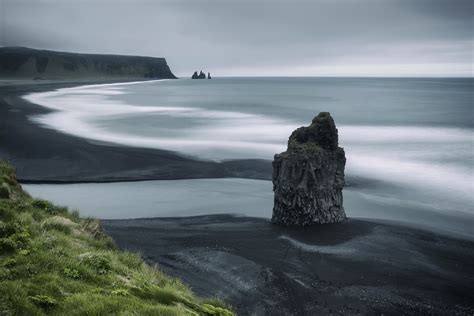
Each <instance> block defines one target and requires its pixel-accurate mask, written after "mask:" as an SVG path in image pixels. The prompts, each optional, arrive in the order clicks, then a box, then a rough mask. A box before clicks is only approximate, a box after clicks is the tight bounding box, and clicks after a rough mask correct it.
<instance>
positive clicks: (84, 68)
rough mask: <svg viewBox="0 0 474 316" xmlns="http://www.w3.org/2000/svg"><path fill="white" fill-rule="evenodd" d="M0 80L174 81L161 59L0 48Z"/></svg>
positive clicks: (174, 77)
mask: <svg viewBox="0 0 474 316" xmlns="http://www.w3.org/2000/svg"><path fill="white" fill-rule="evenodd" d="M0 78H7V79H34V78H41V79H98V78H103V79H119V78H130V79H143V78H146V79H176V76H175V75H174V74H173V73H172V72H171V70H170V68H169V66H168V64H167V63H166V59H165V58H156V57H143V56H126V55H103V54H78V53H66V52H56V51H49V50H38V49H32V48H26V47H0Z"/></svg>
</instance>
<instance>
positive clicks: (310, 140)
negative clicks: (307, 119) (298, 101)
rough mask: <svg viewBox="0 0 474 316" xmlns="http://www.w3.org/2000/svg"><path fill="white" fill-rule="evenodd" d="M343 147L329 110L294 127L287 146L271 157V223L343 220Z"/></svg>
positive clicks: (317, 222) (344, 214)
mask: <svg viewBox="0 0 474 316" xmlns="http://www.w3.org/2000/svg"><path fill="white" fill-rule="evenodd" d="M345 165H346V157H345V153H344V149H342V148H341V147H339V144H338V134H337V128H336V125H335V124H334V120H333V119H332V117H331V115H330V114H329V113H328V112H321V113H319V115H318V116H316V117H315V118H314V119H313V121H312V123H311V125H310V126H307V127H300V128H298V129H296V130H295V131H294V132H293V133H292V134H291V136H290V138H289V140H288V149H287V150H286V151H285V152H282V153H280V154H277V155H275V158H274V160H273V177H272V180H273V191H274V192H275V197H274V205H273V216H272V222H273V223H274V224H278V225H283V226H307V225H313V224H326V223H337V222H341V221H343V220H345V219H346V213H345V212H344V207H343V205H342V188H343V186H344V167H345Z"/></svg>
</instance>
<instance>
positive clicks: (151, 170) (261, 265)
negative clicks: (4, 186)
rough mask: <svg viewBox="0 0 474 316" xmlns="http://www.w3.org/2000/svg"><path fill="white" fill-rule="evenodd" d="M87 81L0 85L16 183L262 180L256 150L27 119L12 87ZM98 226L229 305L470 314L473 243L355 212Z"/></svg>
mask: <svg viewBox="0 0 474 316" xmlns="http://www.w3.org/2000/svg"><path fill="white" fill-rule="evenodd" d="M92 83H94V82H23V83H21V84H19V83H15V84H6V83H2V84H0V117H1V120H0V123H1V125H0V144H1V145H0V158H1V159H6V160H8V161H10V162H11V163H12V164H14V165H15V166H16V167H17V170H18V178H19V179H20V181H21V182H23V183H48V182H49V183H71V182H114V181H138V180H152V179H155V180H159V179H191V178H224V177H242V178H254V179H270V178H271V171H272V166H271V163H270V162H269V161H265V160H235V161H226V162H223V163H216V162H212V161H202V160H196V159H192V158H190V157H184V156H181V155H179V154H177V153H173V152H169V151H164V150H152V149H144V148H132V147H123V146H119V145H115V144H110V143H97V142H93V141H88V140H85V139H81V138H78V137H74V136H70V135H65V134H61V133H58V132H56V131H54V130H51V129H46V128H43V127H40V126H38V125H36V124H34V123H33V122H31V121H30V120H29V116H31V115H35V114H41V113H46V112H47V111H48V110H47V109H44V108H42V107H40V106H37V105H34V104H31V103H29V102H27V101H25V100H23V99H22V98H21V96H22V95H24V94H26V93H30V92H34V91H37V92H39V91H49V90H54V89H57V88H61V87H70V86H75V85H83V84H92ZM95 83H97V82H95ZM363 180H364V179H349V181H348V182H349V184H350V185H352V186H357V185H360V184H361V182H362V181H363ZM369 184H370V183H369ZM372 185H378V183H372ZM236 198H238V197H236ZM103 226H104V229H105V231H106V232H107V233H108V234H110V235H111V236H112V237H113V238H114V240H115V241H116V243H117V245H118V246H119V248H122V249H128V250H131V251H137V252H140V253H142V254H143V256H144V258H145V259H146V261H147V262H149V263H151V264H158V265H159V267H160V268H161V269H163V270H164V271H165V272H167V273H169V274H171V275H174V276H176V277H179V278H180V279H182V280H183V281H184V282H185V283H186V284H189V285H190V286H191V287H192V288H193V290H194V291H195V292H196V293H197V294H198V295H202V296H206V297H208V296H218V297H220V298H222V299H224V301H225V302H228V303H230V304H232V305H233V306H234V307H235V308H236V310H237V312H238V313H239V314H240V315H317V314H343V315H348V314H350V315H354V314H363V315H366V314H369V315H370V314H382V313H383V314H384V315H400V314H429V315H447V314H457V315H472V314H474V306H473V304H472V301H474V294H473V293H474V286H473V284H474V277H473V275H474V269H473V268H472V262H473V261H474V243H473V242H472V241H467V240H461V239H454V238H450V237H446V236H441V235H438V234H436V233H432V232H427V231H423V230H417V229H415V228H409V227H406V226H399V225H398V224H393V223H388V222H380V221H379V222H376V221H369V220H354V219H350V220H348V221H347V222H345V223H342V224H337V225H323V226H317V227H311V228H304V229H299V230H293V229H285V228H281V227H277V226H272V225H271V224H270V223H269V221H268V220H265V219H260V218H252V217H235V216H231V215H209V216H199V217H183V218H166V219H165V218H155V219H135V220H104V221H103Z"/></svg>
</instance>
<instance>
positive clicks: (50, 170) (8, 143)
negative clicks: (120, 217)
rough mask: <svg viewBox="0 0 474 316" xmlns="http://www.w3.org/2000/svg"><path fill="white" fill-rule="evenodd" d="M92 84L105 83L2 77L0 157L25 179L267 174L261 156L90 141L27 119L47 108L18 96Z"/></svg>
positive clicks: (265, 176)
mask: <svg viewBox="0 0 474 316" xmlns="http://www.w3.org/2000/svg"><path fill="white" fill-rule="evenodd" d="M96 83H108V82H103V81H101V82H97V81H96V82H90V81H88V82H85V81H75V82H71V81H69V82H54V81H53V82H51V81H44V82H43V81H38V82H35V81H19V82H12V81H0V144H1V146H0V159H6V160H8V161H10V162H11V163H12V164H13V165H15V166H16V167H17V174H18V178H19V179H20V180H21V181H22V182H23V183H71V182H115V181H137V180H163V179H167V180H169V179H195V178H224V177H242V178H253V179H270V177H271V163H270V162H269V161H265V160H258V159H255V160H239V161H226V162H222V163H216V162H212V161H203V160H198V159H193V158H191V157H185V156H182V155H180V154H178V153H174V152H170V151H165V150H154V149H146V148H131V147H124V146H120V145H117V144H111V143H99V142H94V141H90V140H86V139H82V138H78V137H75V136H70V135H65V134H62V133H59V132H57V131H55V130H51V129H47V128H43V127H41V126H38V125H37V124H35V123H33V122H31V121H30V120H29V119H28V117H29V116H32V115H37V114H44V113H48V112H49V111H50V110H48V109H45V108H43V107H40V106H38V105H35V104H32V103H29V102H27V101H25V100H23V99H22V98H21V96H23V95H25V94H27V93H31V92H40V91H50V90H54V89H58V88H64V87H72V86H77V85H85V84H96Z"/></svg>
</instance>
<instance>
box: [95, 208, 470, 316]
mask: <svg viewBox="0 0 474 316" xmlns="http://www.w3.org/2000/svg"><path fill="white" fill-rule="evenodd" d="M103 226H104V229H105V231H106V232H107V233H108V234H110V235H111V236H112V237H113V238H114V239H115V240H116V242H117V245H118V246H119V247H120V248H121V249H128V250H131V251H138V252H140V253H142V255H143V257H144V258H145V259H146V261H147V262H148V263H150V264H157V265H159V267H160V268H161V269H162V270H164V271H165V272H166V273H169V274H171V275H174V276H176V277H179V278H180V279H182V280H183V281H184V282H185V283H186V284H188V285H190V286H191V287H192V288H193V290H194V291H195V292H196V293H197V294H199V295H202V296H218V297H220V298H222V299H224V300H225V301H226V302H228V303H230V304H232V305H233V306H234V307H235V308H236V310H237V312H238V313H239V314H240V315H327V314H337V315H338V314H343V315H357V314H363V315H367V314H369V315H371V314H378V315H380V314H382V313H383V314H384V315H401V314H410V315H414V314H418V315H420V314H430V315H449V314H451V315H453V314H458V315H469V314H472V313H474V305H473V303H472V302H474V268H473V266H472V262H474V242H472V241H467V240H461V239H455V238H450V237H446V236H441V235H437V234H434V233H431V232H428V231H423V230H416V229H412V228H408V227H404V226H399V225H398V224H394V223H392V222H382V221H369V220H354V219H350V220H348V221H347V222H345V223H342V224H332V225H323V226H313V227H309V228H304V229H287V228H282V227H277V226H273V225H271V224H270V222H269V221H268V220H265V219H260V218H251V217H236V216H231V215H210V216H198V217H184V218H154V219H136V220H104V221H103Z"/></svg>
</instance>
